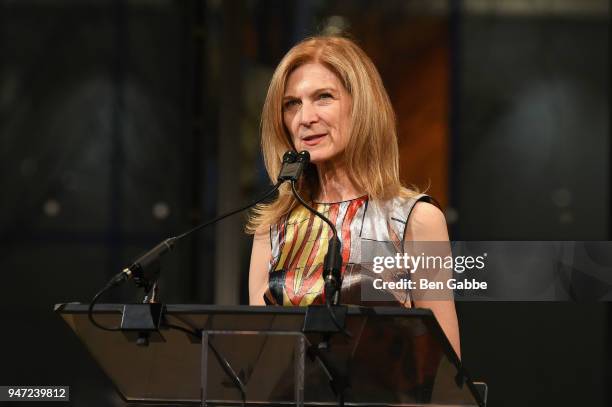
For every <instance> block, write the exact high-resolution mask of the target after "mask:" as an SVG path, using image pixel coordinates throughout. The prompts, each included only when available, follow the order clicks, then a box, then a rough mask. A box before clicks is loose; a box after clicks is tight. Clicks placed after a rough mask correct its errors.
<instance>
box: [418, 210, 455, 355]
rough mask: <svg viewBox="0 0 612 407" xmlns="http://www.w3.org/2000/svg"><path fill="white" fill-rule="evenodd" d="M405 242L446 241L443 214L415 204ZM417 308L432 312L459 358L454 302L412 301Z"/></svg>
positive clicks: (446, 234)
mask: <svg viewBox="0 0 612 407" xmlns="http://www.w3.org/2000/svg"><path fill="white" fill-rule="evenodd" d="M406 227H407V228H408V229H407V230H406V240H408V241H416V242H433V241H448V231H447V229H446V220H445V219H444V214H443V213H442V212H441V211H440V210H439V209H438V208H437V207H435V206H434V205H431V204H429V203H426V202H417V204H416V205H415V207H414V210H413V211H412V214H411V216H410V220H409V221H408V225H407V226H406ZM414 303H415V306H416V307H418V308H429V309H431V310H432V312H433V313H434V315H435V316H436V319H437V320H438V323H439V324H440V326H441V327H442V330H443V331H444V333H445V334H446V337H447V338H448V340H449V342H450V343H451V345H452V347H453V349H454V350H455V353H456V354H457V355H458V356H459V357H460V358H461V347H460V340H459V324H458V322H457V312H456V311H455V302H454V301H453V300H452V299H451V300H435V299H421V300H417V299H415V301H414Z"/></svg>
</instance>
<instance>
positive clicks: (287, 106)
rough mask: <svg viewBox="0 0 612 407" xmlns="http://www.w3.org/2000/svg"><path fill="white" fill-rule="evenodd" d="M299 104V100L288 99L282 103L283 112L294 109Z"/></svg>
mask: <svg viewBox="0 0 612 407" xmlns="http://www.w3.org/2000/svg"><path fill="white" fill-rule="evenodd" d="M299 104H300V100H299V99H289V100H286V101H285V103H283V110H291V109H294V108H295V107H296V106H299Z"/></svg>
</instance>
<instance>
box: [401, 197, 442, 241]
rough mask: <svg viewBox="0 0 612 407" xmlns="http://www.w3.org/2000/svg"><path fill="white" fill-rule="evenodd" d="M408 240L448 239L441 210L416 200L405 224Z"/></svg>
mask: <svg viewBox="0 0 612 407" xmlns="http://www.w3.org/2000/svg"><path fill="white" fill-rule="evenodd" d="M406 228H407V230H406V238H407V239H408V240H420V241H436V240H448V230H447V228H446V219H445V218H444V214H443V213H442V211H441V210H440V209H439V208H438V207H437V206H435V205H432V204H430V203H428V202H417V203H416V205H415V206H414V209H413V210H412V213H411V214H410V217H409V218H408V224H407V225H406Z"/></svg>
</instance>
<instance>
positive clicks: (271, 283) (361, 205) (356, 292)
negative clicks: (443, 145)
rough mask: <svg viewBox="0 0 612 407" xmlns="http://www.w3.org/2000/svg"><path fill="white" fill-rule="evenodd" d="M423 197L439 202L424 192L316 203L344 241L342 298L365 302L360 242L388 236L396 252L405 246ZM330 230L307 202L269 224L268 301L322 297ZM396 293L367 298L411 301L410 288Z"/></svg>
mask: <svg viewBox="0 0 612 407" xmlns="http://www.w3.org/2000/svg"><path fill="white" fill-rule="evenodd" d="M419 201H425V202H429V203H433V204H434V205H436V206H438V205H437V203H436V202H435V200H433V199H432V198H431V197H429V196H428V195H425V194H420V195H416V196H414V197H411V198H400V197H396V198H393V199H390V200H388V201H384V202H380V201H373V200H369V199H368V197H367V196H362V197H360V198H356V199H351V200H348V201H342V202H335V203H315V204H314V205H313V207H314V208H315V209H316V210H317V211H318V212H320V213H322V214H323V215H325V216H326V217H327V218H328V219H330V221H331V222H332V223H333V224H334V225H335V226H336V229H337V231H338V238H339V239H340V241H341V242H342V270H341V273H342V287H341V291H340V296H341V302H342V303H343V304H355V305H362V300H361V290H360V287H361V284H362V283H363V278H364V274H363V273H361V272H360V271H361V267H360V265H361V262H362V258H361V256H362V246H363V244H362V243H364V242H385V243H388V244H390V245H392V248H394V249H392V250H395V252H396V253H397V252H400V251H402V248H403V247H404V239H405V232H406V225H407V223H408V218H409V216H410V213H411V212H412V210H413V208H414V206H415V204H416V203H417V202H419ZM331 236H332V232H331V229H330V227H329V226H328V225H327V224H326V223H325V222H324V221H322V220H321V219H320V218H319V217H317V216H316V215H314V214H313V213H311V212H310V211H308V210H307V209H306V208H304V207H303V206H298V207H296V208H295V209H294V210H293V211H291V212H290V213H289V214H288V215H285V216H283V217H282V218H281V219H280V220H279V222H278V223H276V224H275V225H272V226H271V227H270V243H271V246H272V256H271V259H270V264H269V272H268V273H269V274H268V289H267V290H266V292H265V294H264V300H265V302H266V304H268V305H284V306H307V305H311V304H322V303H323V302H324V296H323V276H322V274H323V259H324V257H325V254H326V253H327V243H328V240H329V238H330V237H331ZM364 261H365V260H364ZM392 296H393V298H392V301H391V302H393V304H388V302H383V303H378V304H373V303H372V302H368V304H367V305H398V303H399V304H401V305H405V306H406V305H407V306H410V305H411V299H410V296H409V293H408V292H407V291H403V292H393V293H392Z"/></svg>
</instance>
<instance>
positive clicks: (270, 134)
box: [246, 36, 415, 234]
mask: <svg viewBox="0 0 612 407" xmlns="http://www.w3.org/2000/svg"><path fill="white" fill-rule="evenodd" d="M306 63H320V64H322V65H324V66H325V67H327V68H328V69H329V70H331V71H332V72H333V73H335V74H336V75H337V76H338V78H339V79H340V81H341V83H342V84H343V85H344V87H345V89H346V90H347V91H348V93H349V94H350V95H351V98H352V108H351V117H350V128H349V141H348V144H347V147H346V149H345V151H344V153H343V156H342V159H343V160H345V165H346V168H347V172H348V174H350V177H351V181H352V182H354V184H355V185H356V186H358V187H359V188H360V189H362V190H363V191H365V192H366V193H367V194H368V196H369V199H376V200H385V199H389V198H393V197H396V196H412V195H414V194H415V192H414V191H412V190H409V189H407V188H404V187H402V185H401V182H400V179H399V154H398V146H397V134H396V126H395V113H394V112H393V108H392V106H391V101H390V100H389V96H388V95H387V92H386V90H385V88H384V86H383V82H382V79H381V78H380V75H379V74H378V71H377V70H376V67H375V66H374V64H373V63H372V61H371V60H370V58H369V57H368V56H367V55H366V54H365V52H364V51H363V50H362V49H361V48H359V46H357V44H355V43H354V42H353V41H351V40H349V39H347V38H343V37H337V36H321V37H312V38H307V39H305V40H303V41H301V42H300V43H298V44H297V45H295V46H294V47H293V48H291V50H289V52H288V53H287V54H286V55H285V57H284V58H283V59H282V61H281V62H280V63H279V65H278V67H277V68H276V71H274V74H273V75H272V80H271V81H270V86H269V87H268V93H267V96H266V100H265V103H264V106H263V110H262V114H261V148H262V153H263V158H264V163H265V166H266V170H267V172H268V176H269V177H270V179H271V180H272V182H273V183H276V178H277V176H278V172H279V171H280V167H281V161H282V157H283V154H284V153H285V151H287V150H290V149H291V150H293V149H294V146H293V144H292V141H291V136H290V134H289V132H288V131H287V129H286V128H285V125H284V123H283V114H282V100H283V96H284V93H285V85H286V83H287V78H288V77H289V75H290V74H291V73H292V72H293V71H294V70H295V69H296V68H298V67H299V66H301V65H304V64H306ZM298 191H299V192H300V194H301V195H302V196H303V197H304V198H305V199H311V200H312V199H313V197H314V196H316V194H317V193H318V192H319V181H318V177H317V174H316V168H315V167H314V166H313V165H311V166H310V167H309V169H308V170H307V171H306V172H305V174H304V176H303V177H302V179H301V180H300V182H299V183H298ZM296 203H297V201H296V199H295V198H294V197H293V195H292V193H291V189H290V188H289V185H287V184H285V185H283V187H281V189H280V190H279V195H278V197H277V199H275V200H274V201H273V202H270V203H267V204H260V205H258V206H257V207H255V209H254V210H253V212H252V213H251V214H250V217H249V223H248V224H247V227H246V231H247V233H251V234H252V233H255V231H256V230H258V229H259V228H261V227H265V226H269V225H271V224H274V223H276V222H278V220H279V219H280V218H281V217H282V216H283V215H285V214H287V213H289V212H290V211H291V210H292V209H293V208H294V207H295V206H296Z"/></svg>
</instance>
